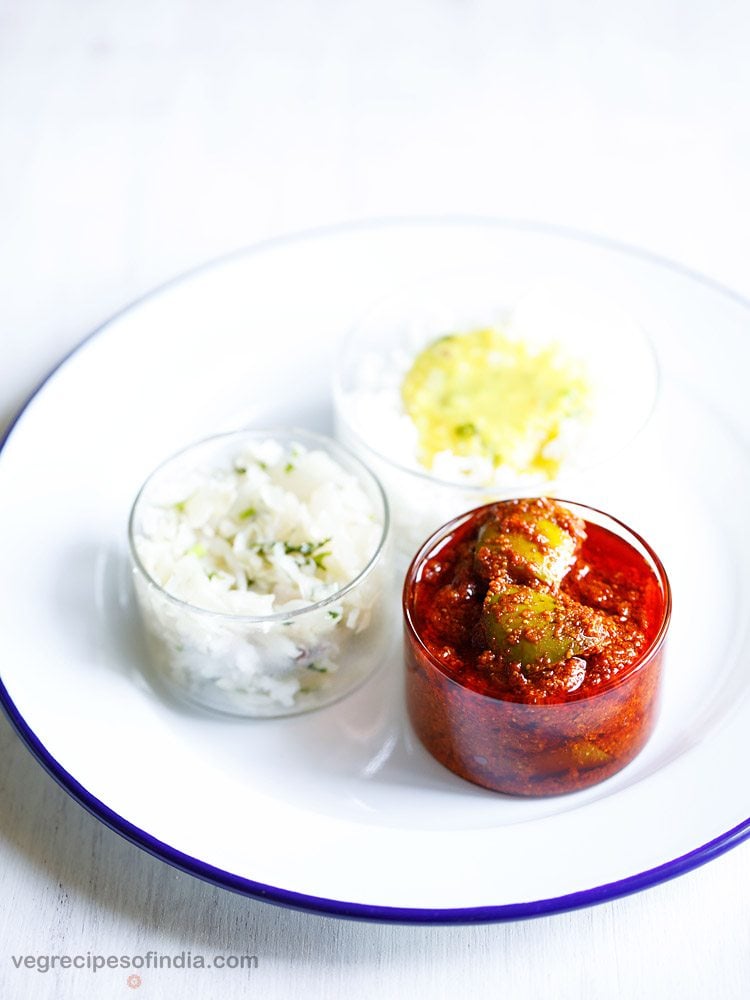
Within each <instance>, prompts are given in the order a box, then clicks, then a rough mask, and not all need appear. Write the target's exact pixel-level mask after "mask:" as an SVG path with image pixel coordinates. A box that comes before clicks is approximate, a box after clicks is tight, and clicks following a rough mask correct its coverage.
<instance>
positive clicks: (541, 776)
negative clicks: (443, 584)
mask: <svg viewBox="0 0 750 1000" xmlns="http://www.w3.org/2000/svg"><path fill="white" fill-rule="evenodd" d="M564 505H565V506H566V507H568V508H569V509H571V510H572V511H573V513H575V514H576V515H578V516H579V517H581V518H583V519H584V521H586V523H587V525H589V526H591V525H592V524H593V525H597V526H598V527H600V528H603V529H605V531H607V532H610V533H612V534H613V535H615V536H616V537H617V538H620V539H623V540H624V541H625V542H626V543H627V544H628V545H629V546H631V547H632V549H634V550H635V552H636V553H637V554H638V556H640V557H641V558H642V559H643V560H644V561H645V563H646V564H647V565H648V567H649V568H650V569H651V571H652V572H653V574H654V577H655V578H656V581H657V582H658V586H659V590H660V593H661V603H660V606H659V609H660V614H659V615H658V617H657V620H656V623H655V627H654V631H653V634H652V638H651V640H650V642H649V643H648V644H647V645H646V646H645V647H644V649H643V650H642V652H641V654H640V656H639V657H638V659H637V660H636V661H635V662H634V663H632V664H630V665H629V666H627V667H625V668H624V669H623V670H622V672H621V673H617V674H615V676H614V677H613V678H612V679H611V680H609V681H606V682H604V683H602V684H601V686H599V687H598V688H596V689H595V693H594V694H591V693H586V694H585V695H582V694H581V692H575V691H573V692H571V693H570V694H567V695H565V696H563V697H562V698H561V700H559V701H554V700H553V701H551V702H536V703H529V702H525V701H522V700H512V695H511V694H500V693H496V692H493V693H488V692H487V690H486V688H485V690H479V689H478V688H477V686H476V681H474V686H472V681H471V678H470V675H469V674H467V675H466V682H465V683H462V682H460V681H459V680H458V679H457V678H456V676H455V675H451V674H450V673H449V672H448V670H447V669H446V667H445V665H444V664H443V663H442V662H441V661H440V659H439V657H438V656H436V655H435V654H434V652H433V650H431V649H430V646H429V644H427V643H426V642H425V641H424V640H423V638H422V636H421V635H420V624H419V616H418V615H417V614H416V613H415V604H416V595H417V591H418V588H419V586H420V581H421V580H422V577H423V574H424V573H425V570H426V568H427V564H428V562H429V561H430V560H431V559H432V558H434V557H435V556H437V555H438V554H439V553H440V552H441V550H444V549H445V547H446V546H447V545H449V544H450V542H451V540H452V539H454V538H456V537H457V536H458V537H460V538H465V537H467V536H470V535H471V532H472V529H473V527H474V525H476V524H477V523H478V522H479V521H480V519H481V516H482V514H483V512H484V510H485V509H486V508H484V507H481V508H479V509H477V510H474V511H470V512H469V513H467V514H463V515H461V516H460V517H458V518H455V519H454V520H452V521H450V522H449V523H448V524H446V525H444V526H443V527H442V528H440V529H439V531H437V532H436V533H435V534H433V535H432V536H431V537H430V538H429V539H428V540H427V541H426V542H425V543H424V545H423V546H422V548H421V549H420V550H419V552H418V553H417V555H416V556H415V558H414V560H413V562H412V564H411V566H410V568H409V571H408V573H407V576H406V581H405V584H404V591H403V611H404V623H405V662H406V695H407V706H408V711H409V717H410V719H411V722H412V725H413V727H414V730H415V731H416V733H417V735H418V737H419V738H420V740H421V741H422V743H423V744H424V746H425V747H426V748H427V750H429V752H430V753H431V754H432V755H433V757H435V758H436V759H437V760H438V761H439V762H440V763H441V764H443V765H444V766H445V767H447V768H449V769H450V770H452V771H454V772H455V773H456V774H458V775H459V776H460V777H462V778H465V779H467V780H468V781H472V782H474V783H475V784H478V785H483V786H484V787H486V788H491V789H493V790H495V791H499V792H505V793H508V794H512V795H555V794H559V793H563V792H572V791H576V790H578V789H581V788H586V787H588V786H589V785H593V784H597V783H598V782H600V781H603V780H604V779H605V778H608V777H610V776H611V775H612V774H615V773H616V772H617V771H619V770H620V769H621V768H623V767H624V766H625V765H626V764H628V763H629V762H630V761H631V760H633V758H634V757H635V756H636V755H637V754H638V753H639V752H640V751H641V749H642V748H643V747H644V745H645V743H646V741H647V740H648V738H649V736H650V735H651V732H652V730H653V728H654V725H655V723H656V718H657V712H658V706H659V694H660V689H661V676H662V664H663V657H664V643H665V639H666V636H667V631H668V628H669V622H670V615H671V590H670V586H669V581H668V579H667V575H666V572H665V570H664V567H663V565H662V563H661V562H660V560H659V558H658V557H657V556H656V554H655V553H654V552H653V550H652V549H651V548H650V546H649V545H648V544H647V543H646V542H645V541H644V540H643V539H642V538H641V537H640V536H638V535H637V534H635V532H633V531H631V530H630V529H629V528H628V527H626V526H625V525H624V524H622V523H621V522H620V521H617V520H616V519H615V518H613V517H610V516H609V515H608V514H605V513H603V512H601V511H598V510H594V509H593V508H591V507H586V506H583V505H582V504H574V503H568V502H564Z"/></svg>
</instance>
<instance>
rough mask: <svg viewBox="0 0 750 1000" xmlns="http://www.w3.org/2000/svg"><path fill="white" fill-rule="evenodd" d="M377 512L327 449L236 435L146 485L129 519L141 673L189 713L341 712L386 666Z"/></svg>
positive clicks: (384, 582) (334, 449) (373, 497)
mask: <svg viewBox="0 0 750 1000" xmlns="http://www.w3.org/2000/svg"><path fill="white" fill-rule="evenodd" d="M388 524H389V514H388V504H387V501H386V499H385V495H384V493H383V490H382V488H381V486H380V484H379V483H378V481H377V479H376V478H375V477H374V476H373V475H372V473H370V472H369V470H368V469H367V468H365V466H364V465H363V464H362V463H361V462H360V461H359V460H358V459H357V458H355V457H354V456H353V455H351V454H349V452H347V451H346V450H345V449H343V448H341V447H340V446H339V445H337V444H336V443H335V442H333V441H331V440H330V439H328V438H325V437H322V436H319V435H317V434H312V433H309V432H307V431H302V430H269V431H238V432H236V433H232V434H224V435H221V436H218V437H213V438H210V439H208V440H206V441H202V442H200V443H198V444H195V445H193V446H191V447H189V448H187V449H185V450H184V451H181V452H180V453H179V454H177V455H175V456H174V457H172V458H170V459H168V460H167V461H166V462H164V463H163V464H162V465H160V466H159V467H158V468H157V469H156V470H155V471H154V472H153V473H152V474H151V476H150V477H149V478H148V479H147V480H146V482H145V484H144V486H143V487H142V489H141V491H140V492H139V494H138V496H137V498H136V500H135V503H134V505H133V509H132V512H131V516H130V524H129V540H130V553H131V558H132V564H133V576H134V582H135V592H136V596H137V600H138V605H139V608H140V612H141V618H142V621H143V624H144V627H145V632H146V636H147V640H148V647H149V651H150V655H151V660H152V665H153V668H154V670H155V672H156V675H157V676H158V678H159V679H161V680H163V681H164V682H166V685H167V687H168V688H169V689H170V690H171V691H172V692H174V693H176V694H178V695H180V696H182V697H183V698H185V699H187V700H188V701H190V702H192V703H195V704H198V705H201V706H204V707H207V708H211V709H215V710H218V711H221V712H227V713H230V714H233V715H242V716H281V715H294V714H297V713H300V712H305V711H307V710H308V709H313V708H318V707H320V706H322V705H327V704H329V703H331V702H333V701H336V700H338V699H339V698H341V697H343V696H344V695H346V694H348V693H349V692H351V691H353V690H354V689H355V688H356V687H358V686H359V685H360V684H361V683H362V682H363V681H364V680H365V679H366V678H367V677H369V676H370V674H372V672H373V671H374V670H375V669H376V668H377V667H378V666H379V665H380V663H381V662H382V661H383V658H384V654H385V650H386V648H387V644H388V638H389V635H390V634H391V629H392V625H393V622H392V620H390V619H392V616H390V618H389V616H387V614H386V608H385V602H386V599H387V594H388V592H389V579H390V574H389V565H388V563H389V560H388V554H387V537H388Z"/></svg>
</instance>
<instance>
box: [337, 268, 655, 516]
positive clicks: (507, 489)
mask: <svg viewBox="0 0 750 1000" xmlns="http://www.w3.org/2000/svg"><path fill="white" fill-rule="evenodd" d="M433 277H434V276H433ZM410 287H411V286H405V287H401V288H400V289H398V290H397V291H396V292H393V293H391V294H389V295H384V296H381V297H380V298H379V299H378V300H377V302H375V303H373V304H372V305H371V306H370V307H369V308H368V309H367V311H366V312H365V314H364V315H363V316H361V317H360V319H358V320H357V322H356V323H355V324H354V325H353V326H352V327H351V328H350V329H349V332H348V333H347V334H346V335H345V336H344V337H342V338H341V341H340V347H341V350H340V352H339V354H338V361H337V363H336V365H335V366H334V370H333V378H332V390H333V392H332V395H333V404H334V411H335V414H336V419H337V421H340V422H341V423H344V424H345V425H346V429H347V432H348V433H349V434H351V436H352V437H353V438H354V439H355V440H356V441H357V443H358V445H359V446H360V447H361V448H362V449H363V450H365V451H368V452H369V453H370V454H371V455H375V457H376V458H379V459H380V460H381V461H382V462H385V463H386V465H388V466H390V467H391V468H393V469H397V470H398V471H399V472H403V473H406V474H407V475H409V476H415V477H416V478H417V479H422V480H424V481H425V482H427V483H431V484H432V485H437V486H440V487H446V488H450V489H460V490H463V491H465V492H466V493H476V494H477V495H479V496H481V494H482V493H487V492H501V493H502V494H503V495H504V496H506V497H518V498H519V499H520V498H522V497H525V496H528V495H529V494H528V490H530V489H531V490H533V489H534V488H535V487H536V486H537V485H538V486H539V488H540V489H541V488H542V487H543V486H544V485H545V484H547V483H553V482H555V481H556V480H557V481H564V480H565V478H566V475H569V474H570V472H573V471H579V472H582V471H586V470H587V469H591V468H595V467H596V466H597V465H598V464H599V463H600V462H601V461H602V458H601V457H599V458H595V459H593V460H590V461H588V462H584V463H582V464H581V465H580V466H574V469H572V470H569V472H567V473H566V472H565V471H564V470H562V471H561V472H560V474H558V475H557V476H555V477H554V479H549V478H547V477H545V476H544V475H542V474H541V473H540V474H539V475H538V476H533V475H532V476H529V477H528V478H526V479H525V480H524V482H523V483H521V484H519V485H517V486H516V485H512V484H510V483H507V484H504V483H502V482H496V481H494V480H491V481H490V482H486V483H476V482H471V481H463V480H460V479H443V478H442V476H436V475H434V474H433V473H432V472H431V471H430V470H429V469H427V468H424V469H423V468H419V467H418V466H417V465H416V464H415V465H405V464H404V463H403V462H401V461H399V460H397V459H394V458H392V457H391V456H390V455H388V454H386V453H385V452H383V451H381V450H380V449H379V448H376V447H375V446H374V445H373V444H371V443H370V442H369V441H368V440H367V439H366V438H365V437H364V436H363V435H362V432H361V431H360V430H359V428H358V427H357V426H356V425H355V424H354V422H353V421H352V420H351V419H350V416H349V412H350V409H351V405H350V404H349V403H348V400H347V397H348V396H349V395H350V394H351V392H350V391H347V390H346V389H344V386H343V384H342V383H343V370H344V366H345V363H346V362H347V361H348V360H349V359H350V358H351V357H352V354H353V353H354V352H355V349H356V344H357V338H358V335H359V333H360V331H362V330H363V329H364V328H365V324H366V323H367V322H368V320H370V319H371V317H373V316H377V314H378V311H379V310H380V309H382V308H383V306H384V304H387V303H388V302H391V301H393V300H394V299H396V298H398V296H399V295H403V294H405V293H406V292H408V290H409V288H410ZM633 322H634V323H635V325H636V326H637V328H638V330H639V331H640V333H641V336H642V338H643V341H644V344H645V347H646V349H647V351H648V354H649V357H650V359H651V363H652V366H653V376H654V391H653V394H652V397H651V401H650V403H649V406H648V408H647V409H646V411H645V412H644V415H643V417H642V419H641V420H640V421H639V423H638V424H637V425H636V426H635V427H634V429H633V431H632V433H631V434H630V435H628V437H627V438H624V439H623V440H621V441H618V442H616V443H615V445H614V447H613V448H612V451H611V453H610V454H608V455H607V459H610V458H614V457H616V456H617V455H618V454H619V453H620V452H621V451H623V450H624V449H625V448H626V447H627V446H628V445H630V444H632V442H633V441H635V440H636V438H637V437H638V436H639V435H640V434H641V433H642V432H643V430H644V429H645V428H646V427H647V426H648V424H649V423H650V421H651V418H652V417H653V415H654V411H655V409H656V405H657V403H658V400H659V395H660V393H661V386H662V372H661V365H660V364H659V355H658V353H657V351H656V346H655V344H654V341H653V338H652V337H651V336H650V334H649V333H648V332H647V330H646V328H645V327H644V326H643V324H642V323H640V322H637V321H635V320H633ZM415 462H416V459H415ZM592 509H593V508H592ZM633 534H635V532H633Z"/></svg>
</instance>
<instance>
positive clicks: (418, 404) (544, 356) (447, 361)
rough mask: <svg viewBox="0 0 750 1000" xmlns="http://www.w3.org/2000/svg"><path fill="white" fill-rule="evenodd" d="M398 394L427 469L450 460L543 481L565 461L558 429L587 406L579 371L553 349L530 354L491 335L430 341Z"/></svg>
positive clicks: (529, 350)
mask: <svg viewBox="0 0 750 1000" xmlns="http://www.w3.org/2000/svg"><path fill="white" fill-rule="evenodd" d="M401 393H402V398H403V402H404V407H405V409H406V412H407V413H408V414H409V416H410V417H411V418H412V420H413V421H414V423H415V425H416V427H417V432H418V440H419V444H418V448H419V461H420V462H421V463H422V464H423V465H424V466H426V467H427V468H432V465H433V462H434V460H435V457H436V456H437V455H438V454H440V453H441V452H451V453H453V454H454V455H457V456H464V457H466V456H475V457H478V458H483V459H487V460H488V461H489V462H490V463H491V464H492V467H493V468H498V467H499V466H507V467H509V468H511V469H513V470H514V471H515V472H518V473H524V474H542V475H544V476H546V477H548V478H552V477H553V476H555V475H556V474H557V472H558V470H559V466H560V462H561V460H562V459H563V458H564V457H565V456H564V455H563V454H561V453H560V448H559V447H556V446H555V445H556V444H557V443H558V442H559V438H560V434H561V430H562V428H563V427H564V425H565V424H566V423H567V422H568V421H570V420H571V419H574V418H579V417H582V416H583V415H584V414H585V413H586V410H587V408H588V406H589V400H590V387H589V384H588V382H587V380H586V378H585V375H584V372H583V366H582V365H581V364H580V363H576V362H575V361H574V360H573V359H571V358H568V357H567V356H566V355H565V354H564V352H563V351H562V350H561V348H560V347H559V346H557V345H554V344H552V345H549V346H545V347H541V348H536V349H535V348H533V347H531V346H530V345H528V344H525V343H524V342H523V341H519V340H513V339H511V338H510V337H508V336H507V335H506V334H504V333H502V332H501V331H500V330H495V329H485V330H473V331H471V332H469V333H455V334H450V335H448V336H445V337H440V338H439V339H438V340H436V341H434V342H433V343H432V344H430V345H429V346H428V347H426V348H425V349H424V350H423V351H422V352H421V353H420V354H418V355H417V357H416V359H415V361H414V364H413V365H412V366H411V368H410V369H409V371H408V373H407V375H406V377H405V378H404V381H403V384H402V387H401Z"/></svg>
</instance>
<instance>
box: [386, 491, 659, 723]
mask: <svg viewBox="0 0 750 1000" xmlns="http://www.w3.org/2000/svg"><path fill="white" fill-rule="evenodd" d="M529 499H534V498H529ZM549 499H551V500H553V502H554V503H559V504H562V506H564V507H568V508H570V509H572V510H573V513H578V514H579V516H582V517H584V520H588V518H586V517H585V515H586V514H587V513H591V514H595V515H598V516H599V517H601V518H604V519H605V520H606V521H609V522H611V523H612V524H615V525H617V526H618V527H619V528H621V529H622V530H623V531H624V532H625V534H626V537H625V538H624V541H626V542H628V544H631V545H632V542H631V539H635V540H636V541H637V542H638V544H639V545H641V546H642V547H643V549H644V550H645V551H646V554H647V555H648V558H649V559H650V560H651V562H652V567H651V568H652V569H653V571H654V573H655V574H656V578H657V579H658V581H659V584H660V585H661V588H662V593H663V595H664V611H663V613H662V618H661V622H660V624H659V630H658V631H657V633H656V635H655V636H654V638H653V639H652V640H651V642H650V643H649V645H648V646H647V647H646V649H645V650H644V651H643V653H642V654H641V655H640V656H639V657H638V659H637V660H636V661H635V663H634V664H632V666H630V667H628V668H627V669H626V670H624V671H623V672H622V673H620V674H617V675H616V676H615V677H614V678H612V680H610V681H608V682H606V683H605V684H602V685H601V686H600V687H599V688H597V690H596V691H595V692H593V694H588V695H585V696H583V697H579V698H576V697H575V692H571V697H569V698H564V699H563V700H562V701H559V702H554V703H551V705H548V706H547V707H552V705H564V704H569V703H571V702H578V701H590V700H593V699H596V698H597V697H598V696H599V695H600V694H604V693H605V692H608V691H612V690H614V689H615V688H617V687H619V686H620V685H621V684H625V683H627V682H628V681H629V680H630V678H631V677H633V676H634V675H635V674H637V673H639V672H640V671H641V670H642V669H643V668H644V667H646V666H647V665H648V664H649V663H650V662H651V661H652V660H653V659H654V657H655V656H656V655H657V654H658V653H659V651H660V650H661V648H662V646H663V645H664V640H665V639H666V636H667V632H668V631H669V624H670V621H671V618H672V587H671V585H670V583H669V577H668V576H667V571H666V570H665V568H664V564H663V563H662V561H661V559H660V558H659V557H658V555H657V554H656V553H655V552H654V550H653V549H652V548H651V546H650V545H649V543H648V542H647V541H646V540H645V538H643V537H642V536H641V535H639V534H638V532H637V531H633V529H632V528H631V527H629V525H627V524H625V522H624V521H621V520H620V519H619V518H617V517H614V516H613V515H612V514H608V513H607V511H605V510H600V509H599V508H598V507H591V506H589V505H588V504H583V503H578V501H575V500H559V499H556V498H553V497H550V498H549ZM498 502H499V503H503V501H502V500H500V501H495V502H492V503H486V504H483V505H482V506H481V507H475V508H474V510H470V511H467V512H466V513H465V514H459V515H458V516H457V517H454V518H452V519H451V520H450V521H447V522H446V523H445V524H444V525H442V527H440V528H438V529H437V531H434V532H433V533H432V534H431V535H430V537H429V538H428V539H427V540H426V541H425V542H424V544H423V545H421V546H420V548H419V551H418V552H417V554H416V555H415V556H414V558H413V559H412V561H411V563H410V565H409V569H408V570H407V571H406V577H405V578H404V586H403V590H402V600H401V603H402V608H403V616H404V622H405V624H406V628H407V630H408V633H409V636H410V637H411V638H412V639H414V640H415V641H416V642H417V644H418V645H419V649H420V652H421V653H423V654H424V657H425V659H426V660H427V661H428V662H429V663H430V665H431V666H433V667H435V668H436V669H437V670H439V671H440V673H441V674H442V675H443V676H444V677H446V678H447V679H448V680H449V681H452V682H453V683H454V684H456V685H457V686H458V687H461V688H464V687H466V685H464V684H462V683H461V682H460V681H458V680H456V678H455V677H453V676H452V675H451V674H449V673H448V672H447V671H446V670H445V667H444V666H443V664H442V663H441V662H440V660H439V659H438V658H437V657H436V656H433V654H432V653H431V651H430V650H429V648H428V647H427V646H426V645H425V643H424V642H423V640H422V637H421V636H420V634H419V633H418V632H417V629H416V628H415V625H414V621H413V616H412V613H411V612H412V605H413V601H412V600H410V599H409V595H410V594H412V593H413V592H414V589H415V584H416V580H417V574H418V573H419V571H420V570H421V568H422V567H423V566H424V563H425V561H426V559H427V557H428V555H429V554H430V553H431V552H434V551H435V549H436V548H437V546H438V544H439V543H440V542H441V541H443V540H444V539H445V538H447V537H448V536H449V535H450V534H452V533H454V532H455V531H456V530H458V529H459V528H460V527H462V526H463V525H464V524H465V523H466V522H467V521H470V520H473V519H474V518H476V517H477V515H479V514H480V513H482V512H483V511H485V510H487V509H488V508H489V507H494V506H496V504H497V503H498ZM581 512H583V513H581ZM593 523H594V524H599V522H598V521H593ZM599 527H606V525H601V524H599ZM620 537H622V536H620ZM469 690H471V691H474V693H475V694H476V695H477V696H478V697H481V698H487V699H489V700H490V701H501V702H508V701H513V702H517V701H518V699H515V698H507V697H503V696H502V695H492V694H486V693H484V692H482V691H476V690H475V689H474V688H469ZM520 704H528V703H527V702H520ZM529 707H535V706H534V705H530V706H529ZM538 707H540V708H542V707H545V706H544V703H542V704H540V705H539V706H538Z"/></svg>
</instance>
